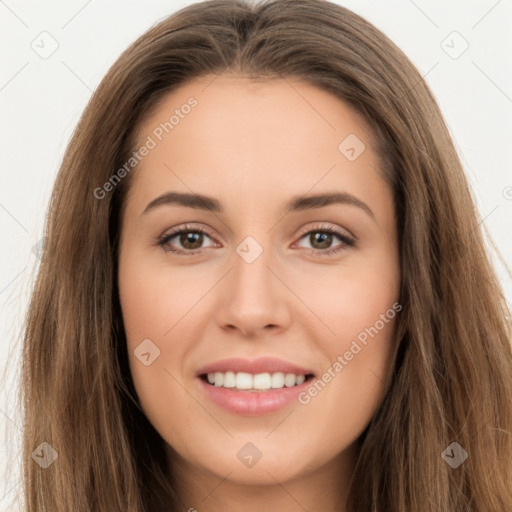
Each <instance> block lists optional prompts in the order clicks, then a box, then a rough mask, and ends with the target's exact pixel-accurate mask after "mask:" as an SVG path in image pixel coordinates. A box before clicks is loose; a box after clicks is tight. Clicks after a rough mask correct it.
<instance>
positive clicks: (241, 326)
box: [216, 248, 293, 338]
mask: <svg viewBox="0 0 512 512" xmlns="http://www.w3.org/2000/svg"><path fill="white" fill-rule="evenodd" d="M240 254H242V256H240ZM240 254H239V253H238V252H236V251H234V254H233V264H232V267H231V271H230V272H229V273H228V275H227V276H226V281H225V282H224V285H223V286H224V287H223V289H222V293H221V296H222V298H221V299H220V300H221V306H220V308H219V309H218V310H217V315H216V316H217V323H218V325H219V326H220V327H221V328H222V329H224V330H226V331H238V332H239V333H240V334H242V335H243V336H244V337H251V338H252V337H258V336H262V335H263V336H264V335H266V334H267V333H268V332H272V331H275V333H278V332H281V331H282V330H284V329H286V328H287V327H288V324H289V322H290V317H291V315H290V308H289V303H288V301H289V300H290V296H293V294H292V293H291V292H290V290H289V289H288V288H287V286H286V285H285V284H284V282H285V281H286V279H284V278H283V277H284V276H280V275H279V274H281V273H282V272H281V271H280V270H279V269H277V268H275V267H276V264H275V263H274V262H275V259H273V258H272V255H271V251H270V249H266V248H264V250H263V252H262V253H261V254H259V256H257V257H256V259H254V261H252V262H251V258H245V256H244V255H243V252H240Z"/></svg>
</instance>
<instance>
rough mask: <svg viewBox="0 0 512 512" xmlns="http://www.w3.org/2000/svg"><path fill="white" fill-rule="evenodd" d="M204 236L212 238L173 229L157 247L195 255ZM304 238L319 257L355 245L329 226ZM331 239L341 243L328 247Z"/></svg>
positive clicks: (197, 229)
mask: <svg viewBox="0 0 512 512" xmlns="http://www.w3.org/2000/svg"><path fill="white" fill-rule="evenodd" d="M205 235H206V237H208V238H210V239H211V238H212V237H211V236H210V235H209V234H208V232H207V231H206V230H205V229H203V228H201V227H200V226H187V225H186V226H185V227H183V228H181V229H175V230H173V231H171V232H170V233H166V234H164V235H162V236H161V237H159V238H158V239H157V245H158V246H160V247H162V248H163V249H164V250H165V251H167V252H172V253H175V254H187V255H191V254H196V253H197V252H200V251H201V249H203V248H204V247H202V245H203V242H204V239H205ZM306 236H309V238H308V239H307V240H308V241H309V243H310V244H312V247H309V249H311V251H310V252H312V253H313V254H319V255H320V256H329V255H330V254H334V253H337V252H339V251H342V250H346V249H347V248H350V247H354V246H355V245H356V241H355V239H354V238H352V237H350V236H348V235H346V234H344V233H342V232H340V231H337V230H336V229H334V228H332V227H331V226H318V227H316V228H315V229H312V230H309V231H307V232H306V233H304V234H303V235H302V236H301V237H300V240H302V239H303V238H305V237H306ZM333 238H338V239H339V240H340V241H341V242H342V243H341V244H338V245H337V246H335V247H330V246H331V245H332V241H333ZM173 239H176V241H175V242H174V243H171V241H172V240H173ZM176 243H178V244H180V245H181V248H180V247H178V248H177V249H176V248H172V246H175V245H176ZM317 244H319V245H320V247H315V245H317ZM212 246H213V245H210V246H209V247H212ZM327 246H328V247H327Z"/></svg>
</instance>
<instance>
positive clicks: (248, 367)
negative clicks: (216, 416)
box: [197, 357, 314, 416]
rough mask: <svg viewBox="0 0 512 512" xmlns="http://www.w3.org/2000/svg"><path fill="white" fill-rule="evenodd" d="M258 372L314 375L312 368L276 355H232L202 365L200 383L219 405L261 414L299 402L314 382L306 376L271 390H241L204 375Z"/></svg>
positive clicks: (246, 412) (242, 411) (239, 411)
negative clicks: (275, 356) (238, 356)
mask: <svg viewBox="0 0 512 512" xmlns="http://www.w3.org/2000/svg"><path fill="white" fill-rule="evenodd" d="M227 371H232V372H235V373H237V372H246V373H251V374H253V375H255V374H257V373H267V372H268V373H276V372H283V373H294V374H296V375H314V372H313V371H312V370H310V369H307V368H303V367H301V366H298V365H296V364H293V363H289V362H288V361H284V360H282V359H277V358H274V357H261V358H258V359H254V360H249V359H242V358H237V357H235V358H229V359H222V360H221V361H216V362H213V363H210V364H207V365H206V366H203V367H202V368H201V369H200V370H199V371H198V372H197V377H198V382H199V385H200V386H201V388H202V389H203V390H204V392H205V393H206V395H207V396H208V397H209V398H210V399H211V400H212V401H213V402H214V403H216V404H217V405H219V406H220V407H222V408H224V409H226V410H227V411H229V412H232V413H235V414H241V415H243V416H259V415H262V414H268V413H271V412H275V411H277V410H279V409H281V408H283V407H285V406H286V405H288V404H290V403H291V402H293V401H295V402H297V403H298V400H297V396H298V395H299V393H300V392H302V391H304V389H306V388H307V387H308V386H309V385H310V384H311V382H312V379H307V380H306V381H304V382H303V383H302V384H300V385H298V386H292V387H290V388H287V387H283V388H280V389H269V390H268V391H256V392H255V391H238V390H235V389H229V388H224V387H221V386H219V387H216V386H212V385H211V384H209V383H208V382H207V381H206V380H205V379H204V378H203V377H202V376H203V375H205V374H208V373H214V372H227Z"/></svg>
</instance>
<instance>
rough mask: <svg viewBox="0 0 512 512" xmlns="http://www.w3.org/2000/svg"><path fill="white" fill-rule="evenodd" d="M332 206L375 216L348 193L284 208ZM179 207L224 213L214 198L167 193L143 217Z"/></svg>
mask: <svg viewBox="0 0 512 512" xmlns="http://www.w3.org/2000/svg"><path fill="white" fill-rule="evenodd" d="M331 204H347V205H350V206H356V207H358V208H360V209H362V210H363V211H365V212H366V213H367V214H368V215H369V216H370V217H371V218H372V219H373V220H375V215H374V213H373V211H372V210H371V209H370V207H369V206H368V205H367V204H366V203H364V202H363V201H361V200H360V199H358V198H357V197H356V196H354V195H352V194H349V193H348V192H328V193H323V194H315V195H298V196H294V197H292V198H291V199H290V200H289V201H288V202H287V203H286V204H285V206H284V210H283V212H284V213H290V212H297V211H304V210H312V209H314V208H322V207H324V206H329V205H331ZM164 205H179V206H186V207H187V208H195V209H198V210H206V211H209V212H217V213H223V211H224V210H223V208H222V205H221V203H220V201H218V200H217V199H215V198H214V197H209V196H205V195H202V194H189V193H182V192H166V193H165V194H162V195H161V196H158V197H157V198H155V199H153V200H152V201H151V202H150V203H149V204H148V205H147V206H146V208H145V210H144V211H143V212H142V214H141V215H144V214H146V213H148V212H149V211H151V210H154V209H155V208H157V207H159V206H164Z"/></svg>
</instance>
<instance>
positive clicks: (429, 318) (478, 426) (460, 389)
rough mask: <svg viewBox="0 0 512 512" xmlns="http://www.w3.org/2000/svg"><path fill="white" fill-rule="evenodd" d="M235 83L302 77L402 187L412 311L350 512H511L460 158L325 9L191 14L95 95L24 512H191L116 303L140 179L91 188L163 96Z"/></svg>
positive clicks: (30, 385) (60, 234) (406, 289)
mask: <svg viewBox="0 0 512 512" xmlns="http://www.w3.org/2000/svg"><path fill="white" fill-rule="evenodd" d="M225 71H230V72H235V73H241V74H243V75H245V76H249V77H251V78H254V79H264V80H266V79H269V80H270V79H273V78H287V77H294V78H299V79H301V80H303V81H304V82H306V83H308V84H312V85H314V86H316V87H318V88H321V89H323V90H325V91H328V92H330V93H332V94H334V95H336V96H337V97H339V98H340V99H341V100H343V101H345V102H347V103H348V104H350V105H351V106H352V107H353V108H355V109H356V110H357V111H358V112H360V113H361V114H363V115H364V117H365V119H366V120H368V121H369V123H370V125H371V126H372V127H373V129H374V133H375V137H376V140H378V141H379V153H380V156H381V161H382V169H381V171H382V173H383V176H385V177H386V179H387V180H388V181H389V183H390V184H391V185H392V188H393V194H394V199H395V205H396V215H397V228H398V232H399V246H400V247H399V250H400V265H401V275H402V283H401V294H400V304H401V305H402V306H403V310H402V312H401V315H400V317H399V319H398V324H397V338H396V345H395V346H396V350H395V353H394V358H393V365H392V368H391V369H390V373H389V379H388V388H387V393H386V395H385V397H384V399H383V401H382V403H381V404H380V406H379V408H378V409H377V411H376V413H375V415H374V417H373V419H372V420H371V422H370V424H369V425H368V427H367V428H366V429H365V431H364V433H363V434H362V436H361V438H360V440H359V441H360V447H361V448H360V454H359V458H358V461H357V465H356V468H355V472H354V475H353V478H352V486H351V489H350V493H349V496H348V498H347V500H348V501H347V510H349V511H351V512H355V511H357V512H375V511H378V512H393V511H394V512H399V511H400V512H402V511H409V512H416V511H422V512H423V511H424V512H439V511H447V510H450V511H452V512H462V511H486V512H490V511H496V512H503V511H505V510H512V436H511V427H512V403H511V397H512V353H511V338H512V335H511V331H512V329H511V325H510V320H509V318H508V316H507V315H508V309H507V306H506V302H505V299H504V296H503V292H502V289H501V287H500V283H499V281H498V279H497V276H496V274H495V270H494V268H493V267H492V265H491V263H490V258H489V256H488V254H487V253H486V249H485V244H484V237H483V235H482V232H481V227H480V225H479V219H478V214H477V211H476V209H475V206H474V204H475V201H474V199H473V197H472V194H471V191H470V189H469V186H468V183H467V180H466V178H465V175H464V171H463V168H462V165H461V162H460V160H459V158H458V156H457V153H456V150H455V148H454V145H453V143H452V140H451V137H450V134H449V132H448V130H447V128H446V126H445V123H444V121H443V118H442V115H441V113H440V110H439V107H438V105H437V104H436V101H435V99H434V98H433V95H432V94H431V92H430V90H429V88H428V87H427V85H426V84H425V82H424V80H423V79H422V77H421V75H420V74H419V73H418V71H417V70H416V68H415V67H414V66H413V64H412V63H411V62H410V61H409V59H408V58H407V57H406V56H405V55H404V53H403V52H402V51H401V50H400V49H399V48H397V46H395V45H394V44H393V43H392V42H391V41H390V40H389V39H388V38H387V37H386V36H385V35H384V34H382V33H381V32H380V31H379V30H377V29H376V28H375V27H374V26H373V25H371V24H370V23H369V22H367V21H365V20H364V19H363V18H361V17H360V16H358V15H356V14H354V13H353V12H351V11H349V10H348V9H346V8H343V7H341V6H339V5H337V4H334V3H330V2H328V1H326V0H301V1H289V0H269V1H260V2H258V3H255V2H250V1H243V0H210V1H206V2H200V3H196V4H192V5H190V6H188V7H186V8H183V9H181V10H180V11H178V12H177V13H175V14H173V15H172V16H170V17H168V18H166V19H164V20H163V21H161V22H159V23H158V24H156V25H155V26H153V27H152V28H151V29H150V30H148V31H147V32H146V33H145V34H143V35H142V36H141V37H140V38H139V39H138V40H137V41H135V42H134V43H133V44H132V45H131V46H130V47H129V48H128V49H127V50H126V51H125V52H124V53H123V54H122V55H121V56H120V57H119V59H118V60H117V61H116V62H115V64H114V65H113V66H112V68H111V69H110V70H109V71H108V73H107V75H106V76H105V77H104V79H103V80H102V82H101V84H100V85H99V87H98V88H97V90H96V91H95V92H94V94H93V96H92V97H91V99H90V102H89V104H88V105H87V108H86V109H85V111H84V113H83V115H82V117H81V119H80V122H79V123H78V126H77V128H76V130H75V132H74V134H73V137H72V139H71V141H70V143H69V146H68V148H67V151H66V153H65V156H64V159H63V162H62V165H61V168H60V171H59V174H58V177H57V180H56V182H55V187H54V190H53V194H52V197H51V201H50V205H49V211H48V217H47V223H46V235H47V242H46V244H45V246H44V249H43V255H42V260H41V266H40V269H39V273H38V276H37V280H36V283H35V287H34V290H33V295H32V299H31V302H30V306H29V312H28V316H27V322H26V332H25V337H24V347H23V372H22V382H21V384H22V387H21V396H22V397H23V409H24V425H23V428H24V433H23V476H24V498H25V502H26V503H25V510H26V511H28V512H42V511H61V510H70V511H71V510H73V511H77V510H80V511H82V510H83V511H91V512H92V511H94V512H99V511H104V512H114V511H123V512H126V511H129V512H142V511H153V510H159V509H160V508H162V509H163V508H164V506H165V505H166V508H167V510H175V511H177V510H179V507H180V504H179V500H178V498H177V495H176V493H175V491H174V489H173V486H172V475H170V474H169V471H168V469H169V468H168V467H167V466H166V461H165V459H164V456H163V454H164V449H163V448H164V440H163V439H162V438H161V437H160V436H159V435H158V433H157V432H156V431H155V429H154V428H153V427H152V425H151V424H150V423H149V421H148V420H147V418H146V417H145V415H144V414H143V412H142V410H141V408H140V407H139V405H138V401H137V398H136V393H135V390H134V386H133V382H132V380H131V376H130V371H129V366H128V354H127V350H126V339H125V333H124V329H123V324H122V319H121V314H120V306H119V299H118V292H117V281H116V279H117V278H116V275H117V250H118V236H119V219H120V212H121V208H122V206H123V204H124V202H125V201H124V200H125V197H126V193H127V192H128V190H129V188H130V183H131V182H132V177H133V173H135V172H136V169H134V170H133V171H132V172H131V173H127V176H126V177H124V178H123V179H122V180H120V182H119V183H116V186H115V187H114V189H113V190H112V191H111V192H110V193H107V194H105V195H104V197H102V198H98V197H97V195H98V194H96V195H95V194H94V190H96V189H98V187H100V188H101V187H102V186H103V185H104V184H105V183H106V182H108V181H109V180H110V179H111V177H112V176H113V174H114V173H115V172H116V170H118V169H119V168H121V167H122V166H123V164H124V163H125V162H126V161H127V160H128V159H129V158H130V155H131V154H132V152H133V151H134V150H135V149H136V148H135V142H136V135H137V128H138V127H139V126H140V125H141V122H142V120H143V119H144V118H145V116H147V114H148V113H149V112H150V110H151V109H152V108H154V106H155V105H156V104H157V101H158V100H159V99H161V98H162V97H163V96H164V95H165V94H166V93H168V92H170V91H171V90H173V89H174V88H176V87H178V86H181V85H183V84H185V83H186V82H187V81H188V80H191V79H194V78H197V77H203V76H208V75H211V76H212V79H213V78H214V77H215V75H217V74H219V73H222V72H225ZM199 108H200V107H199ZM43 442H46V443H48V445H50V446H51V447H52V448H53V449H54V450H55V451H56V453H58V458H57V460H55V461H54V462H53V464H51V465H49V466H48V467H47V468H46V469H44V468H42V467H40V465H38V464H36V463H35V461H34V459H33V458H32V457H31V454H32V453H33V451H34V450H35V449H36V448H37V447H39V446H40V444H41V443H43ZM453 442H456V443H458V444H459V445H460V446H461V447H462V448H463V449H464V450H465V451H466V452H467V454H468V457H467V459H466V460H465V461H464V462H463V463H462V464H461V465H460V466H459V467H457V468H453V467H451V465H449V464H448V463H447V462H446V457H445V458H443V457H442V453H444V452H445V450H446V449H447V448H449V446H450V445H451V443H453ZM44 448H47V447H46V445H43V449H44ZM451 449H453V445H452V448H451ZM450 453H453V452H450ZM449 456H450V455H449Z"/></svg>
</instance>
